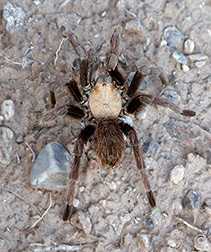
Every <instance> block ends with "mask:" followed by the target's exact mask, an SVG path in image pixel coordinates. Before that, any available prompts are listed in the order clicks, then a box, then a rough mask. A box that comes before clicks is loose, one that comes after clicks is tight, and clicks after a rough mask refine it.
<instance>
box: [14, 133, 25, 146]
mask: <svg viewBox="0 0 211 252" xmlns="http://www.w3.org/2000/svg"><path fill="white" fill-rule="evenodd" d="M23 141H24V138H23V135H22V134H19V135H18V136H17V138H16V143H17V144H21V143H23Z"/></svg>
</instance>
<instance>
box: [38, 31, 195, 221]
mask: <svg viewBox="0 0 211 252" xmlns="http://www.w3.org/2000/svg"><path fill="white" fill-rule="evenodd" d="M61 34H62V36H63V38H66V39H67V40H68V41H69V42H70V44H71V45H72V46H73V49H74V50H75V52H76V53H77V54H78V56H79V62H80V83H77V82H76V81H75V80H74V79H72V78H69V79H68V81H67V83H66V86H67V88H68V90H69V91H70V94H71V96H72V97H73V98H74V99H75V101H76V102H78V103H79V106H76V105H73V104H66V105H63V106H61V107H56V106H55V105H56V100H55V95H54V91H53V90H52V89H50V98H51V101H52V106H53V108H52V109H51V110H50V111H48V112H47V113H46V114H44V115H43V116H42V118H41V119H40V120H39V122H38V126H40V127H44V126H46V125H48V123H49V122H50V121H53V120H55V118H56V117H57V116H65V115H69V116H71V117H73V118H76V119H79V120H82V121H83V122H84V124H85V127H84V128H83V129H82V130H81V133H80V135H79V137H78V138H77V140H76V143H75V149H74V161H73V165H72V169H71V173H70V181H71V182H70V186H69V191H68V199H67V205H66V209H65V213H64V216H63V219H64V220H67V219H68V218H69V217H70V215H71V212H72V203H73V197H74V184H75V181H76V180H77V178H78V174H79V173H78V170H79V167H80V158H81V156H82V154H83V149H84V145H85V144H86V143H87V141H88V140H89V139H90V138H91V137H93V150H94V152H95V154H96V157H97V158H98V161H99V162H100V163H101V164H102V166H104V167H106V166H110V167H111V166H112V167H113V166H116V165H118V164H120V163H121V161H122V158H123V156H124V152H125V146H126V142H125V138H124V136H126V137H127V139H128V140H129V142H130V145H131V147H132V150H133V153H134V157H135V161H136V166H137V168H138V169H139V170H140V174H141V177H142V181H143V185H144V187H145V190H146V193H147V196H148V200H149V204H150V206H151V207H152V208H153V207H155V205H156V203H155V198H154V195H153V193H152V191H151V190H150V186H149V182H148V180H147V177H146V176H145V173H144V169H143V168H144V166H145V165H144V161H143V155H142V153H141V150H140V148H139V141H138V138H137V134H136V132H135V130H134V129H133V127H131V126H130V125H129V124H127V123H125V122H124V120H123V116H124V114H125V113H127V114H133V113H135V112H138V111H140V110H142V109H143V108H144V107H145V106H147V105H149V104H150V105H160V106H164V107H168V108H170V109H172V110H173V111H175V112H176V113H179V114H181V115H184V116H194V115H195V112H193V111H191V110H181V109H180V108H179V107H177V106H176V105H174V104H173V103H171V102H169V101H168V100H166V99H163V98H161V97H160V96H157V97H153V96H152V95H150V94H146V93H143V92H138V91H137V90H138V88H139V86H140V83H141V82H142V80H143V79H144V77H145V74H144V73H143V71H142V70H143V69H138V70H137V71H136V72H135V74H134V76H133V78H132V81H131V82H130V84H129V83H128V79H127V78H125V77H124V75H123V73H122V72H121V71H120V69H119V65H118V48H119V40H120V32H119V30H118V29H116V30H115V31H114V32H113V34H112V36H111V40H110V45H111V49H110V51H109V52H108V53H107V55H106V64H105V65H104V64H102V63H100V61H99V59H98V57H97V56H96V53H97V50H96V52H95V51H94V50H93V49H90V50H89V51H88V52H87V51H86V50H85V48H84V47H83V46H81V45H80V43H79V42H78V39H77V37H76V36H75V35H74V34H73V33H66V31H65V28H64V27H62V28H61ZM158 76H159V78H160V80H161V81H162V82H165V78H164V76H163V75H162V73H161V72H158ZM57 86H58V83H57ZM54 106H55V107H54Z"/></svg>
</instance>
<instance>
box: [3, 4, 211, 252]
mask: <svg viewBox="0 0 211 252" xmlns="http://www.w3.org/2000/svg"><path fill="white" fill-rule="evenodd" d="M38 2H39V1H37V2H36V1H31V0H28V1H27V0H26V1H16V0H14V1H12V2H11V3H12V4H16V5H17V6H19V7H21V8H22V10H23V12H24V13H25V17H24V22H23V25H22V26H21V27H20V29H19V30H18V31H17V32H15V33H14V34H11V32H8V31H7V30H6V28H5V27H6V23H5V19H4V17H3V11H2V10H3V7H4V6H5V4H6V3H7V1H5V0H2V1H1V3H0V9H1V16H0V17H1V18H0V19H1V20H0V53H1V55H3V56H5V57H7V59H5V58H3V57H2V56H1V57H0V105H2V103H3V102H4V101H5V100H12V101H13V103H14V105H15V114H14V115H13V116H12V117H11V119H9V120H8V121H6V120H2V117H1V118H0V121H1V124H0V127H1V128H0V129H1V130H2V129H4V130H5V129H8V128H6V127H4V126H8V127H9V128H10V129H11V130H12V132H13V134H14V136H13V138H12V140H11V144H10V145H11V146H12V151H11V153H10V154H9V157H8V158H9V159H11V160H10V161H9V164H7V165H4V164H3V163H2V162H1V164H0V169H1V176H0V186H1V187H0V202H1V203H0V209H1V210H0V246H1V244H2V246H3V244H5V246H7V249H8V251H83V252H85V251H88V252H91V251H98V252H99V251H100V252H103V251H115V252H120V251H127V252H128V251H131V252H135V251H162V252H165V251H168V252H169V251H170V252H173V251H182V252H190V251H195V248H196V247H197V246H198V250H200V246H201V245H200V244H199V245H196V243H197V238H199V237H197V235H198V234H203V235H204V236H203V238H204V239H205V241H206V242H207V243H208V245H207V247H205V248H202V249H201V251H211V250H210V247H211V245H210V243H211V237H210V236H209V231H210V228H211V191H210V188H211V176H210V164H211V158H210V156H211V134H210V133H211V132H210V129H211V127H210V126H211V113H210V102H211V99H210V97H211V88H210V85H211V75H210V69H211V63H210V56H211V43H210V41H211V16H210V13H211V2H210V0H196V1H191V0H185V1H179V0H178V1H177V0H175V1H164V0H161V1H160V0H154V1H153V0H150V1H135V0H128V1H106V0H105V1H102V0H99V1H90V0H87V1H81V0H75V1H60V0H59V1H55V0H53V1H50V0H44V1H43V2H41V3H40V4H38V5H36V4H35V3H38ZM61 25H64V26H65V27H66V29H67V30H69V31H73V32H74V33H75V34H77V36H78V38H79V39H80V42H81V43H82V44H83V45H84V46H85V47H86V48H87V49H88V48H91V47H93V48H96V47H97V46H98V45H100V44H101V43H102V42H103V41H105V43H104V44H103V46H102V48H101V50H100V52H99V56H100V57H103V56H105V55H106V52H107V51H108V50H109V39H110V36H111V34H112V31H113V30H114V29H115V28H116V27H122V29H123V31H122V34H121V46H120V51H121V53H120V59H121V62H122V63H123V65H124V69H125V71H126V72H127V73H130V72H131V71H134V70H135V69H136V67H139V66H142V65H143V63H144V64H145V62H147V64H148V62H150V64H151V65H152V66H155V65H156V66H158V67H160V68H161V69H162V72H163V73H164V74H165V75H166V76H167V77H168V79H169V85H168V86H167V87H165V90H167V92H170V93H171V92H172V93H173V94H176V98H175V100H173V102H174V103H175V104H177V105H178V106H179V107H181V108H182V109H191V110H194V111H195V112H196V116H195V117H193V118H186V117H183V116H180V115H178V114H175V113H174V112H172V111H170V110H169V109H165V108H158V109H156V108H154V107H148V108H147V110H146V118H145V119H144V120H142V118H143V116H144V115H143V114H142V115H137V116H136V117H135V116H131V119H132V120H133V126H134V128H135V129H136V131H137V133H138V137H139V140H140V146H146V145H147V144H146V143H148V142H149V141H153V142H156V143H157V144H158V145H157V146H158V149H157V150H156V151H155V152H153V151H152V152H150V151H146V153H145V163H146V174H147V177H148V179H149V182H150V185H151V188H152V190H153V192H154V194H155V197H156V201H157V208H156V209H155V210H154V211H151V210H150V207H149V205H148V202H147V199H146V197H145V192H144V188H143V185H142V181H141V178H140V174H139V171H138V170H137V169H136V165H135V160H134V158H133V154H132V152H131V149H130V146H129V144H128V146H127V149H126V155H125V158H124V160H123V162H122V165H121V166H119V167H117V168H115V169H109V170H105V169H103V168H102V167H101V166H100V165H96V167H95V168H94V167H93V166H90V167H89V168H88V170H87V173H86V174H85V173H83V171H84V169H81V173H80V177H79V180H78V182H77V185H76V195H75V202H74V203H75V205H76V206H77V209H78V211H77V212H76V213H75V215H74V216H73V217H72V219H71V221H70V223H69V222H66V223H65V222H63V221H62V214H63V209H64V202H65V198H66V193H65V191H61V192H50V191H47V190H39V189H34V188H31V186H30V171H31V168H32V166H33V163H32V161H33V153H32V151H31V150H30V148H31V149H32V150H33V152H34V153H35V155H36V156H37V155H38V154H39V153H40V151H41V150H42V148H43V147H45V146H46V145H47V144H48V143H50V142H53V141H58V142H60V143H62V144H63V145H64V146H66V147H67V148H68V150H69V151H70V153H71V152H72V151H73V148H74V139H73V138H72V137H70V136H69V131H68V127H69V125H70V120H69V119H65V120H64V119H61V120H59V121H58V123H57V125H56V126H55V127H53V128H51V129H48V130H46V129H45V130H44V131H43V132H42V134H41V135H40V137H39V138H36V133H37V132H33V131H32V130H30V125H31V123H32V122H33V121H35V120H36V119H37V117H39V115H40V114H41V113H42V112H43V111H44V110H45V107H46V106H47V105H48V104H49V94H48V85H49V83H51V82H53V81H56V80H58V79H59V78H61V77H63V76H71V73H72V65H73V63H74V60H75V59H76V55H75V54H74V52H73V50H72V47H71V46H70V45H69V44H68V43H67V41H65V42H64V43H63V45H62V47H61V50H60V52H59V55H58V60H57V63H56V66H55V65H54V60H55V57H56V51H57V49H58V47H59V44H60V43H61V40H62V38H61V35H60V32H59V28H60V27H61ZM169 26H172V27H176V28H177V29H178V30H179V31H180V32H181V34H182V35H183V36H184V39H183V42H182V43H181V44H180V45H178V47H177V48H174V47H171V46H169V45H168V44H166V41H164V39H163V36H164V31H165V29H166V28H167V27H169ZM187 39H190V40H191V41H192V42H194V49H193V51H191V53H190V54H191V55H195V54H197V55H198V54H200V55H198V56H196V57H198V58H197V59H196V60H194V59H193V58H190V57H189V56H188V54H187V53H185V52H184V41H185V40H187ZM175 51H177V52H180V53H183V54H185V55H186V56H187V57H188V62H187V64H186V65H183V66H182V65H181V64H180V63H178V62H177V61H176V60H175V59H174V58H173V57H172V54H173V53H174V52H175ZM201 56H203V57H201ZM200 57H201V58H200ZM8 59H10V60H12V61H13V62H11V61H8ZM14 62H16V63H17V62H18V63H20V64H14ZM196 62H197V63H196ZM198 62H199V63H198ZM152 82H153V83H151V85H152V86H150V89H151V90H152V93H153V94H155V95H156V94H157V93H158V90H159V89H157V86H156V85H154V84H156V81H152ZM159 92H160V91H159ZM57 100H58V104H63V103H64V102H65V101H67V100H68V93H67V92H66V90H65V89H64V88H59V89H58V93H57ZM1 113H2V110H1V111H0V114H1ZM2 125H4V126H2ZM72 125H75V126H74V127H73V129H74V130H75V134H76V135H77V134H78V130H79V127H80V124H77V123H76V122H72ZM7 133H8V132H7ZM1 134H3V133H2V131H1ZM8 134H9V133H8ZM7 136H8V135H7ZM1 139H2V138H1ZM8 144H9V143H8ZM29 146H30V148H29ZM83 160H84V161H83V164H82V166H84V167H86V165H87V163H86V156H84V158H83ZM178 166H179V167H180V168H181V167H182V168H181V169H180V168H179V169H178V171H179V173H178V172H174V173H173V172H172V170H173V169H177V168H178ZM180 172H181V173H182V174H181V173H180ZM180 175H181V176H180ZM189 190H192V191H194V192H195V193H196V194H197V199H195V200H196V202H195V203H196V205H195V206H194V207H193V208H194V209H189V208H188V207H187V204H185V203H184V198H185V195H186V194H187V192H188V191H189ZM48 208H49V209H48ZM47 209H48V211H47V213H46V214H45V216H44V218H43V219H42V220H41V221H40V222H39V223H38V224H37V225H35V227H33V228H32V225H33V224H34V223H35V222H36V220H37V219H38V218H39V216H40V214H43V213H44V212H45V211H46V210H47ZM176 216H177V218H176ZM178 216H179V218H178ZM185 221H186V222H185ZM188 223H189V224H190V225H189V224H188ZM197 228H198V229H197ZM198 240H200V239H198ZM200 241H201V240H200ZM62 245H63V247H62ZM56 246H57V248H58V249H57V250H56ZM204 246H205V245H204ZM209 246H210V247H209ZM7 249H6V248H5V250H3V248H0V251H7Z"/></svg>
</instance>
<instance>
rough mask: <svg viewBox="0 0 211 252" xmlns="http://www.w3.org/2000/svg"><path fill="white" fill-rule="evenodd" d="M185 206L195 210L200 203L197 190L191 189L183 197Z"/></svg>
mask: <svg viewBox="0 0 211 252" xmlns="http://www.w3.org/2000/svg"><path fill="white" fill-rule="evenodd" d="M182 205H183V207H187V208H189V209H190V210H195V209H197V208H198V205H199V195H198V193H197V192H195V191H192V190H189V191H188V192H187V194H186V196H185V198H184V199H183V202H182Z"/></svg>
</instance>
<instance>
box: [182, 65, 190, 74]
mask: <svg viewBox="0 0 211 252" xmlns="http://www.w3.org/2000/svg"><path fill="white" fill-rule="evenodd" d="M182 70H183V72H185V73H186V72H188V71H189V70H190V67H189V66H188V65H186V64H182Z"/></svg>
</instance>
